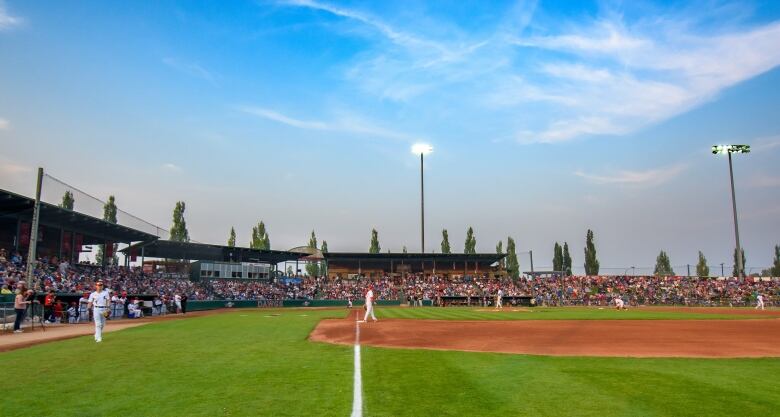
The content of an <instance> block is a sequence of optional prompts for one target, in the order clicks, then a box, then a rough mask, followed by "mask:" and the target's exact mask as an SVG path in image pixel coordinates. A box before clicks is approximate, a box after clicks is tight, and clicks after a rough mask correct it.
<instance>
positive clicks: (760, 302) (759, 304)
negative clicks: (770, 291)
mask: <svg viewBox="0 0 780 417" xmlns="http://www.w3.org/2000/svg"><path fill="white" fill-rule="evenodd" d="M759 308H761V309H762V310H763V309H764V296H763V295H761V294H758V295H757V296H756V310H758V309H759Z"/></svg>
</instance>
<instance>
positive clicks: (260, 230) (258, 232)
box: [249, 220, 271, 250]
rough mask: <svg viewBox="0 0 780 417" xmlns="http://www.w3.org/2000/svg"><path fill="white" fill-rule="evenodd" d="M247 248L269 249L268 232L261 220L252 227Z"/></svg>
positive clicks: (269, 239)
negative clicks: (250, 238)
mask: <svg viewBox="0 0 780 417" xmlns="http://www.w3.org/2000/svg"><path fill="white" fill-rule="evenodd" d="M249 247H250V248H252V249H260V250H269V249H271V238H269V237H268V231H267V230H266V229H265V223H263V221H262V220H261V221H260V223H258V224H257V226H254V227H252V240H250V242H249Z"/></svg>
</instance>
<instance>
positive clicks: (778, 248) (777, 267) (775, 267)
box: [771, 245, 780, 277]
mask: <svg viewBox="0 0 780 417" xmlns="http://www.w3.org/2000/svg"><path fill="white" fill-rule="evenodd" d="M771 271H772V276H773V277H780V245H775V259H774V262H773V263H772V268H771Z"/></svg>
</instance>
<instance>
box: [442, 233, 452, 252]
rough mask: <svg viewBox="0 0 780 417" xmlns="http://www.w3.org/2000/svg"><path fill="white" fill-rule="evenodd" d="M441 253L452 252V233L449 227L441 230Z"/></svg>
mask: <svg viewBox="0 0 780 417" xmlns="http://www.w3.org/2000/svg"><path fill="white" fill-rule="evenodd" d="M441 253H452V250H451V249H450V235H449V233H447V229H444V230H442V231H441Z"/></svg>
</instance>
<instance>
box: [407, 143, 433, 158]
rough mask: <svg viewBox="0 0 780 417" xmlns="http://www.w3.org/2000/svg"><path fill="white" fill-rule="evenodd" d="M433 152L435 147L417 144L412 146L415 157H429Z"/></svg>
mask: <svg viewBox="0 0 780 417" xmlns="http://www.w3.org/2000/svg"><path fill="white" fill-rule="evenodd" d="M431 152H433V146H431V145H428V144H427V143H415V144H414V145H412V153H413V154H415V155H428V154H429V153H431Z"/></svg>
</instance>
